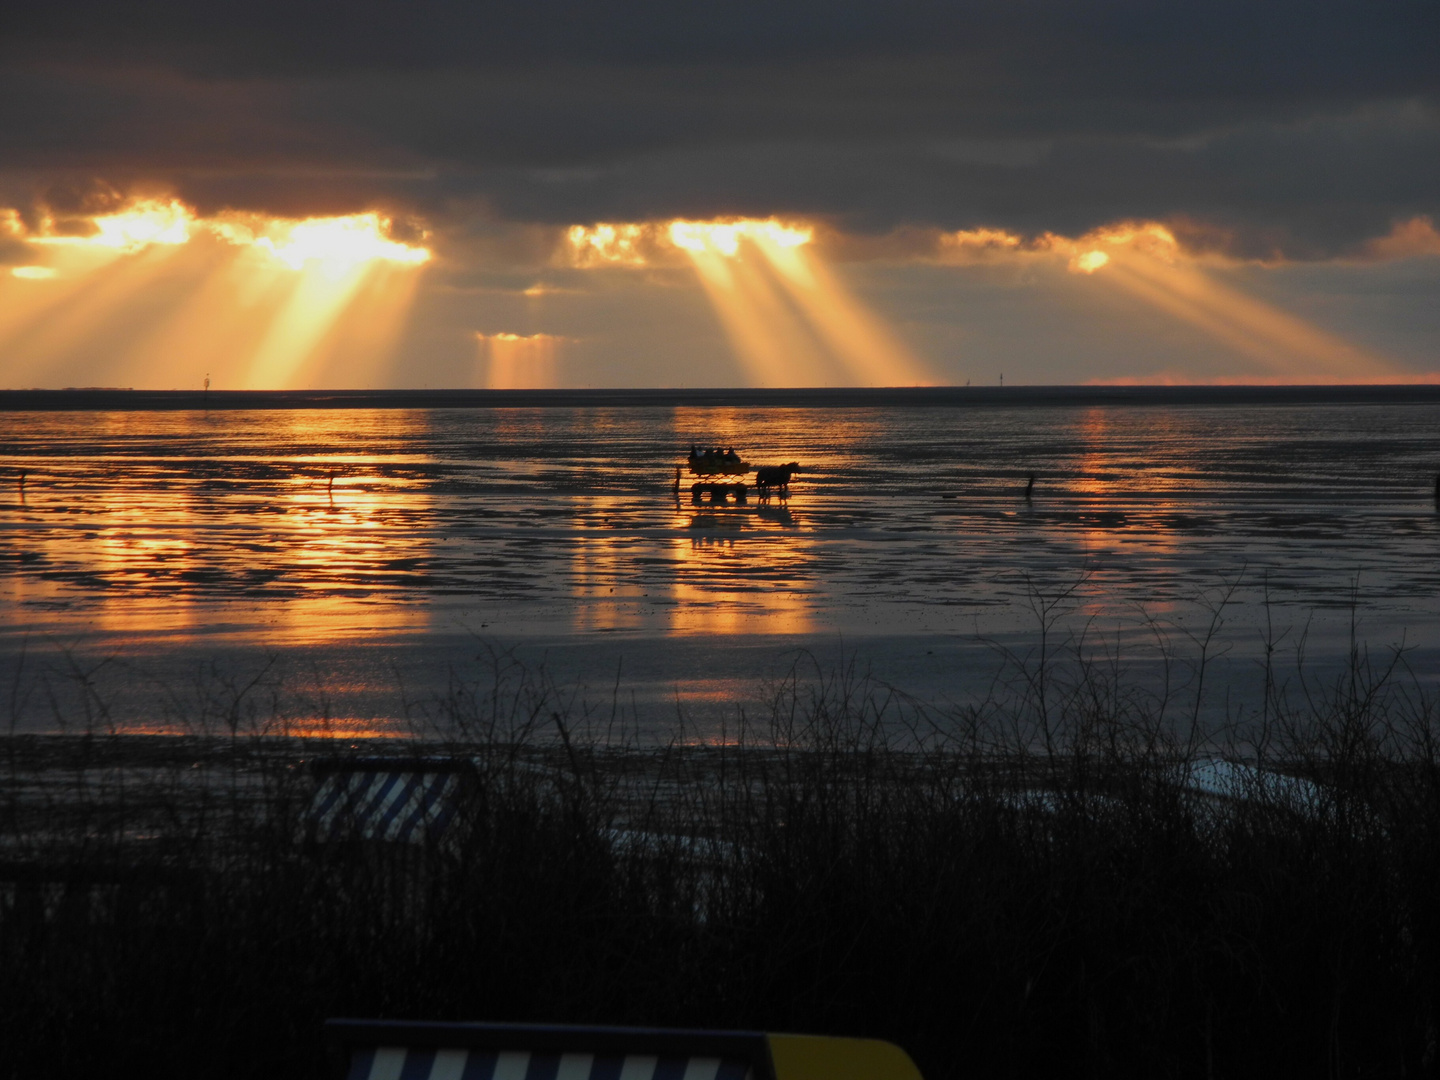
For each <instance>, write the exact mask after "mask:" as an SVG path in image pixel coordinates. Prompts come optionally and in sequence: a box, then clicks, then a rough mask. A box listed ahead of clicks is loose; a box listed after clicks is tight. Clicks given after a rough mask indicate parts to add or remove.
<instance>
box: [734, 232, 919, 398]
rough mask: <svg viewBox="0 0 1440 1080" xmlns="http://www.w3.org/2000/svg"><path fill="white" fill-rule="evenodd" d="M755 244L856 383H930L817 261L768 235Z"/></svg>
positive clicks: (915, 361) (908, 354)
mask: <svg viewBox="0 0 1440 1080" xmlns="http://www.w3.org/2000/svg"><path fill="white" fill-rule="evenodd" d="M755 242H756V244H757V245H758V246H759V248H760V250H761V251H762V252H763V253H764V254H765V257H766V258H767V259H768V260H769V261H770V264H771V265H772V266H773V267H775V269H776V271H777V272H778V273H779V274H780V276H781V278H782V280H784V281H785V283H786V285H787V286H788V287H789V291H790V295H791V296H792V297H794V299H795V302H796V303H797V304H799V305H800V307H801V308H802V309H803V310H804V311H805V313H806V315H807V316H808V317H809V319H810V323H811V325H812V326H814V328H815V330H816V332H817V333H818V334H819V335H820V336H821V337H822V338H823V339H824V340H825V342H826V344H828V345H829V346H830V348H831V350H833V352H834V354H835V355H836V356H837V357H839V359H840V360H841V362H842V363H844V365H845V367H846V369H847V370H848V372H849V374H850V376H851V377H852V378H853V379H855V380H857V381H859V382H860V383H862V384H864V385H870V386H895V385H900V384H906V385H908V384H915V383H925V382H928V381H929V374H928V372H926V370H925V367H924V365H923V364H922V363H921V362H920V361H919V360H918V359H917V358H916V357H915V355H914V354H913V353H911V352H910V350H909V349H907V348H906V347H905V346H904V345H903V344H901V342H900V341H899V340H898V339H897V338H896V337H895V335H894V334H892V333H891V332H890V330H889V328H888V327H886V326H885V325H884V324H883V323H882V322H881V321H880V320H879V318H877V317H876V316H875V314H874V313H873V312H871V311H870V310H869V309H868V308H866V307H865V306H864V305H863V304H861V303H860V301H859V300H857V299H856V298H855V297H854V295H852V294H851V293H850V292H849V290H847V289H846V288H845V286H843V285H842V284H841V283H840V282H839V280H838V279H837V278H836V277H835V275H834V273H833V272H832V271H831V270H830V268H829V267H828V266H826V265H825V264H824V263H823V262H822V261H821V260H820V259H819V258H818V257H817V256H815V255H814V254H813V253H811V252H808V251H806V250H804V249H803V248H802V247H800V246H799V245H784V244H778V243H776V242H775V241H774V240H773V239H771V238H770V237H768V236H761V237H759V238H757V239H756V241H755Z"/></svg>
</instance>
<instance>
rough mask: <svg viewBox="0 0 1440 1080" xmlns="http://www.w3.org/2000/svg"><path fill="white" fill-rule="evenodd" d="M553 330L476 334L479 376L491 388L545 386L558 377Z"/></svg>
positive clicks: (558, 340)
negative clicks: (550, 332) (528, 332)
mask: <svg viewBox="0 0 1440 1080" xmlns="http://www.w3.org/2000/svg"><path fill="white" fill-rule="evenodd" d="M564 341H565V339H564V338H562V337H557V336H556V335H554V334H509V333H500V334H478V333H477V334H476V335H475V344H476V347H477V349H478V354H479V355H478V357H477V360H478V366H479V371H478V378H479V381H480V382H481V383H482V384H483V385H484V386H486V387H488V388H489V389H491V390H547V389H550V388H552V387H554V386H555V385H557V383H556V379H557V377H558V374H559V372H558V370H557V361H558V354H559V348H560V345H561V343H562V342H564Z"/></svg>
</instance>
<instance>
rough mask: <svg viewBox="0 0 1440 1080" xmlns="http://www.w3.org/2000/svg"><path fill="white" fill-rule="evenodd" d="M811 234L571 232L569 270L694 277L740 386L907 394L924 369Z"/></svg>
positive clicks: (646, 229) (714, 225) (622, 227)
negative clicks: (662, 269) (682, 269)
mask: <svg viewBox="0 0 1440 1080" xmlns="http://www.w3.org/2000/svg"><path fill="white" fill-rule="evenodd" d="M814 238H815V228H814V226H812V225H809V224H806V223H803V222H790V221H781V220H779V219H778V218H719V219H716V220H713V221H694V220H688V219H684V218H681V219H677V220H674V221H669V222H642V223H613V222H601V223H598V224H595V225H590V226H585V225H575V226H572V227H571V228H570V229H569V230H568V231H567V233H566V240H567V242H568V255H569V259H568V261H569V264H570V265H572V266H576V267H602V266H615V267H649V266H672V265H675V261H676V256H677V254H679V255H683V256H684V258H685V259H686V260H688V262H689V263H690V265H691V266H692V267H693V268H694V270H695V273H696V275H697V277H698V278H699V280H700V284H701V286H702V287H703V288H704V289H705V293H706V296H707V297H708V298H709V300H710V303H711V305H712V307H713V308H714V309H715V314H716V317H717V318H718V319H719V321H720V325H721V328H722V329H723V330H724V331H725V335H726V337H728V338H729V340H730V344H731V347H732V349H733V350H734V353H735V356H736V359H737V360H739V362H740V365H741V367H742V368H743V369H744V372H745V376H746V380H747V381H748V382H749V383H751V384H752V385H757V386H816V385H821V386H823V385H834V384H837V383H840V384H843V383H856V382H858V383H861V384H864V385H871V386H875V385H880V386H894V385H913V384H916V383H925V382H928V381H930V379H929V375H928V372H927V371H926V369H925V366H924V365H923V364H922V363H921V362H920V361H919V360H918V359H917V358H916V357H915V356H914V355H913V354H912V353H911V352H910V351H909V350H908V349H907V348H906V347H905V345H904V344H903V343H902V342H901V341H900V340H899V339H898V338H897V337H896V336H895V335H894V334H893V333H892V332H891V331H890V330H889V328H888V327H886V326H885V325H884V323H883V322H882V321H881V320H880V319H879V318H878V317H877V316H876V315H875V314H874V313H873V312H871V311H870V310H869V309H868V308H866V307H865V305H864V304H863V303H862V302H861V301H860V300H859V299H858V298H857V297H855V296H854V295H853V294H852V293H850V292H849V290H848V289H846V288H845V286H844V285H843V284H842V283H841V282H840V280H839V279H838V278H837V277H836V276H835V275H834V274H833V273H832V272H831V270H830V268H829V267H828V266H827V265H826V264H825V262H824V261H823V260H822V259H821V257H820V256H819V255H818V254H817V253H816V252H815V251H814V250H813V246H812V242H813V240H814Z"/></svg>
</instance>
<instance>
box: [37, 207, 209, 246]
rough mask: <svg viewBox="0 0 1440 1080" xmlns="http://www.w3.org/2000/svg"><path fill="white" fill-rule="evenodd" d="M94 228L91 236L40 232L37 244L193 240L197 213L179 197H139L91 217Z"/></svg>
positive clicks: (172, 242)
mask: <svg viewBox="0 0 1440 1080" xmlns="http://www.w3.org/2000/svg"><path fill="white" fill-rule="evenodd" d="M90 223H91V225H93V226H94V229H95V231H94V232H93V233H92V234H90V235H89V236H67V235H61V236H54V235H40V236H34V237H30V242H31V243H34V244H70V245H85V246H87V247H98V248H111V249H113V250H115V251H118V252H136V251H140V250H142V249H143V248H147V247H149V246H150V245H151V244H171V245H174V244H184V243H187V242H188V241H189V240H190V229H191V226H192V225H193V224H194V223H195V215H194V214H193V213H192V212H191V210H190V208H189V207H187V206H186V205H185V204H184V203H182V202H180V201H179V200H178V199H169V200H161V199H139V200H136V201H135V202H133V203H131V204H130V205H129V206H128V207H126V208H125V209H124V210H122V211H119V212H118V213H114V214H100V215H97V216H96V217H93V218H91V219H90Z"/></svg>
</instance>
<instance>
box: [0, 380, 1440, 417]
mask: <svg viewBox="0 0 1440 1080" xmlns="http://www.w3.org/2000/svg"><path fill="white" fill-rule="evenodd" d="M1436 402H1440V385H1436V384H1431V383H1422V384H1384V385H1370V386H1363V385H1345V386H1013V387H1012V386H1005V387H1000V386H924V387H908V386H906V387H826V388H799V389H757V388H728V389H727V388H715V389H698V390H676V389H640V390H613V389H610V390H463V389H453V390H211V391H209V392H208V393H207V392H205V391H202V390H121V389H111V388H77V389H65V390H0V411H7V412H46V411H48V412H63V411H76V412H84V411H90V412H109V411H115V412H152V411H154V412H164V411H177V410H196V411H203V410H212V411H224V410H235V409H246V410H249V409H506V408H525V409H536V408H646V407H649V408H676V407H691V408H713V407H742V408H811V409H814V408H871V407H876V406H889V407H893V406H913V407H932V408H934V407H939V408H957V407H974V406H995V405H1026V406H1057V407H1064V406H1076V405H1138V406H1145V405H1401V404H1429V403H1436Z"/></svg>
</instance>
